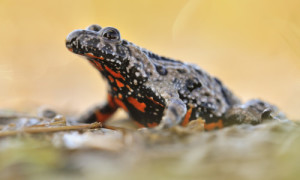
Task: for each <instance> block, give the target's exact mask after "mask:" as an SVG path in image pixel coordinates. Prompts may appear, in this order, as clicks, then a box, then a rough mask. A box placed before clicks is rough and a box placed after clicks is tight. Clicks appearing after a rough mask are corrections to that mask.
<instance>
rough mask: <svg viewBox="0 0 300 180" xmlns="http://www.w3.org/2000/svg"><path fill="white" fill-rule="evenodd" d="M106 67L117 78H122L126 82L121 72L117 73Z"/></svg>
mask: <svg viewBox="0 0 300 180" xmlns="http://www.w3.org/2000/svg"><path fill="white" fill-rule="evenodd" d="M104 67H105V69H106V70H107V71H108V72H109V73H110V74H111V75H112V76H114V77H115V78H121V79H123V80H125V78H124V77H123V76H122V74H121V73H120V72H115V71H113V70H112V69H110V68H109V67H107V66H104Z"/></svg>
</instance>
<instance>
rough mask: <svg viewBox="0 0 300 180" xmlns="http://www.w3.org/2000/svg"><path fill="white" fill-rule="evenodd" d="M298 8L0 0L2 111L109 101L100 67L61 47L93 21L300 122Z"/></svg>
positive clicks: (242, 1) (66, 108) (289, 1)
mask: <svg viewBox="0 0 300 180" xmlns="http://www.w3.org/2000/svg"><path fill="white" fill-rule="evenodd" d="M299 9H300V1H299V0H264V1H261V0H227V1H219V0H176V1H161V0H130V1H119V0H110V1H107V0H105V1H104V0H98V1H97V0H85V1H79V0H51V1H38V0H0V108H1V109H3V108H9V109H14V110H20V111H26V112H31V111H34V110H35V109H36V108H37V107H39V106H48V107H52V108H54V109H55V110H57V111H58V112H61V113H66V114H79V113H81V112H83V111H85V110H86V109H87V108H89V107H91V106H92V105H93V104H96V103H98V102H100V101H101V100H104V99H105V95H106V90H105V89H106V88H105V83H104V81H103V80H102V78H101V77H100V76H99V74H98V72H97V71H96V70H95V69H93V68H92V67H91V66H90V64H89V63H88V62H87V61H85V60H84V59H81V58H80V57H78V56H76V55H74V54H72V53H70V52H69V51H68V50H67V49H66V48H65V44H64V43H65V37H66V36H67V35H68V33H70V32H71V31H73V30H74V29H81V28H85V27H87V26H88V25H90V24H95V23H96V24H99V25H101V26H102V27H105V26H113V27H116V28H118V29H119V30H120V32H121V36H122V38H124V39H127V40H129V41H131V42H133V43H135V44H137V45H139V46H141V47H144V48H147V49H149V50H151V51H153V52H155V53H157V54H160V55H164V56H167V57H172V58H175V59H179V60H182V61H185V62H191V63H195V64H198V65H199V66H200V67H201V68H203V69H205V70H206V71H208V72H209V73H210V74H212V75H214V76H217V77H219V78H220V79H221V80H222V81H223V82H224V83H225V84H226V85H227V86H228V87H229V88H230V89H231V90H232V91H233V92H234V93H235V94H237V95H238V96H239V97H240V98H241V99H242V100H244V101H246V100H249V99H251V98H261V99H264V100H267V101H269V102H271V103H274V104H276V105H277V106H279V107H280V108H281V109H282V110H283V111H284V112H286V114H287V115H288V117H289V118H290V119H292V120H299V119H300V112H299V107H300V96H299V94H300V11H299Z"/></svg>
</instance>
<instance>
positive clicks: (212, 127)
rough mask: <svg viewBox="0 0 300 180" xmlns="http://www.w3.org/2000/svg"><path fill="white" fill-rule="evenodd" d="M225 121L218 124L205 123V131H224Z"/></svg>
mask: <svg viewBox="0 0 300 180" xmlns="http://www.w3.org/2000/svg"><path fill="white" fill-rule="evenodd" d="M223 126H224V125H223V121H222V120H221V119H220V120H219V121H218V122H214V123H208V124H207V123H204V129H205V130H208V131H209V130H214V129H216V128H218V129H222V128H223Z"/></svg>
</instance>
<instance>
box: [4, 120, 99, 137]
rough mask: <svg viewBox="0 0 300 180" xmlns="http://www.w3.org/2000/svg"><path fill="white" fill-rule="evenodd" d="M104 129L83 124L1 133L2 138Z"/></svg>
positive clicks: (29, 128) (96, 123) (95, 124)
mask: <svg viewBox="0 0 300 180" xmlns="http://www.w3.org/2000/svg"><path fill="white" fill-rule="evenodd" d="M100 127H102V124H101V123H99V122H95V123H92V124H82V125H75V126H55V127H51V126H50V127H26V128H23V129H20V130H14V131H2V132H1V131H0V137H4V136H12V135H16V134H19V133H31V134H33V133H49V132H57V131H70V130H82V129H95V128H100Z"/></svg>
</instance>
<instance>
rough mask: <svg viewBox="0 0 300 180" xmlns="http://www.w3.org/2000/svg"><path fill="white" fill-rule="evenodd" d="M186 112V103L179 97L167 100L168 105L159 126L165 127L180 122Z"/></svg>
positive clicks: (159, 127) (160, 127)
mask: <svg viewBox="0 0 300 180" xmlns="http://www.w3.org/2000/svg"><path fill="white" fill-rule="evenodd" d="M186 113H187V108H186V105H185V103H184V102H183V101H182V100H181V99H179V98H171V99H170V100H169V101H167V107H166V109H165V111H164V115H163V117H162V120H161V122H160V124H159V125H158V127H157V128H158V129H165V128H170V127H172V126H175V125H178V124H180V123H181V121H182V120H183V118H184V116H185V115H186Z"/></svg>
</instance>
